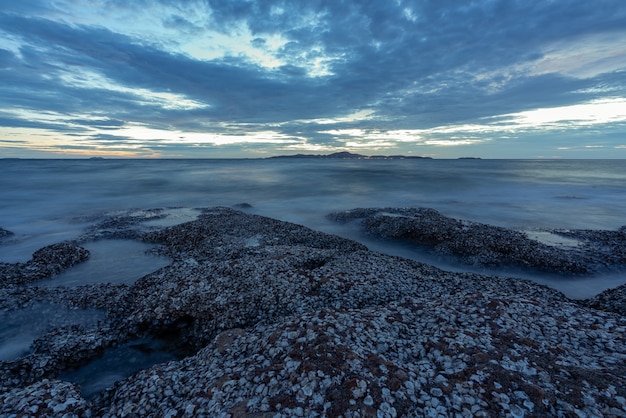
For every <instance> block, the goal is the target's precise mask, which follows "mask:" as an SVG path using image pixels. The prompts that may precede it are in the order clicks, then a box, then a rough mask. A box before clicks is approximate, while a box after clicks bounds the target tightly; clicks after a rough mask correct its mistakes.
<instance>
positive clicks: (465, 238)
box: [328, 208, 626, 275]
mask: <svg viewBox="0 0 626 418" xmlns="http://www.w3.org/2000/svg"><path fill="white" fill-rule="evenodd" d="M328 217H329V218H330V219H332V220H335V221H337V222H351V221H358V222H360V224H361V225H362V226H363V228H364V229H365V230H366V231H367V232H368V233H370V234H373V235H376V236H379V237H382V238H385V239H392V240H399V241H402V242H408V243H411V244H414V245H418V246H422V247H427V248H430V249H431V251H432V252H434V253H435V254H439V255H444V256H452V257H454V258H455V259H456V260H457V261H459V262H461V263H463V264H467V265H470V266H502V267H506V266H516V267H522V268H527V269H533V270H539V271H544V272H550V273H558V274H566V275H568V274H591V273H594V272H597V271H601V270H603V269H606V268H611V267H615V266H622V267H623V266H624V265H626V232H625V231H624V228H622V229H620V230H618V231H580V230H567V231H565V230H551V231H546V232H550V233H552V234H557V235H560V236H563V237H569V238H572V239H576V240H579V241H580V245H577V246H573V247H567V246H555V245H548V244H545V243H542V242H540V241H537V240H535V239H531V238H529V237H528V236H527V235H526V234H525V233H523V232H519V231H514V230H510V229H507V228H502V227H497V226H493V225H487V224H483V223H478V222H470V221H465V220H458V219H454V218H449V217H447V216H444V215H442V214H441V213H439V212H437V211H436V210H434V209H429V208H367V209H352V210H348V211H343V212H335V213H331V214H329V215H328Z"/></svg>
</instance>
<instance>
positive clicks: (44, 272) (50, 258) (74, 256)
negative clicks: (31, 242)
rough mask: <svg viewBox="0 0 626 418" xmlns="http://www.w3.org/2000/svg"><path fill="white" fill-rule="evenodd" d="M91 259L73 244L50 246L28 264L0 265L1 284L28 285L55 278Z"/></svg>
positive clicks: (39, 251)
mask: <svg viewBox="0 0 626 418" xmlns="http://www.w3.org/2000/svg"><path fill="white" fill-rule="evenodd" d="M88 258H89V251H88V250H86V249H85V248H83V247H79V246H77V245H74V244H71V243H59V244H52V245H48V246H47V247H43V248H41V249H39V250H37V251H35V252H34V253H33V256H32V258H31V260H29V261H27V262H26V263H0V283H2V284H4V285H7V284H16V283H27V282H31V281H34V280H40V279H44V278H47V277H51V276H54V275H55V274H59V273H61V272H62V271H63V270H66V269H68V268H70V267H72V266H73V265H75V264H78V263H81V262H83V261H85V260H87V259H88Z"/></svg>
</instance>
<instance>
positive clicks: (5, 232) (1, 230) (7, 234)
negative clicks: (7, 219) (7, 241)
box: [0, 228, 13, 239]
mask: <svg viewBox="0 0 626 418" xmlns="http://www.w3.org/2000/svg"><path fill="white" fill-rule="evenodd" d="M11 235H13V232H11V231H8V230H6V229H4V228H0V239H2V238H6V237H10V236H11Z"/></svg>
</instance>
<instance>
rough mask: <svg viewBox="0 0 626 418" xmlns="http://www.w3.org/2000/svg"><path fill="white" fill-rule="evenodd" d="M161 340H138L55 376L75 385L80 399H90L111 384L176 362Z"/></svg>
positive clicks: (173, 355) (175, 357)
mask: <svg viewBox="0 0 626 418" xmlns="http://www.w3.org/2000/svg"><path fill="white" fill-rule="evenodd" d="M178 358H179V357H177V356H176V355H175V354H174V353H171V352H168V351H167V343H166V342H165V341H161V340H150V339H141V340H135V341H131V342H129V343H126V344H124V345H122V346H119V347H117V348H113V349H109V350H107V351H105V353H104V355H103V356H102V357H100V358H98V359H96V360H93V361H92V362H90V363H88V364H86V365H85V366H83V367H80V368H78V369H76V370H71V371H66V372H63V373H60V374H59V378H60V379H62V380H67V381H69V382H73V383H76V384H77V385H78V386H79V387H80V389H81V392H82V395H83V397H85V398H90V397H92V396H94V395H96V394H97V393H99V392H102V391H103V390H105V389H107V388H111V387H113V385H114V384H115V382H117V381H119V380H123V379H125V378H127V377H128V376H130V375H132V374H133V373H136V372H138V371H139V370H143V369H147V368H149V367H152V366H154V365H155V364H160V363H165V362H168V361H171V360H176V359H178Z"/></svg>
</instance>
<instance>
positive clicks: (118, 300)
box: [0, 208, 626, 417]
mask: <svg viewBox="0 0 626 418" xmlns="http://www.w3.org/2000/svg"><path fill="white" fill-rule="evenodd" d="M124 229H125V230H127V229H128V225H126V226H124ZM131 229H132V228H131ZM91 233H94V231H91V232H90V234H91ZM139 236H141V237H142V239H144V240H146V241H148V242H153V243H159V244H161V245H162V251H163V252H164V253H167V254H168V255H170V256H171V257H172V258H173V259H174V262H173V263H172V264H171V265H170V266H168V267H165V268H162V269H160V270H158V271H156V272H154V273H152V274H149V275H147V276H144V277H143V278H141V279H139V280H138V281H137V282H136V283H135V284H133V285H132V286H124V285H118V286H115V285H90V286H80V287H76V288H57V289H55V288H50V289H42V288H37V287H25V286H17V285H6V286H4V287H2V289H0V301H2V305H0V307H2V309H17V308H19V307H20V306H24V305H25V304H26V305H27V304H28V303H31V302H30V301H33V300H49V301H52V302H55V303H65V304H67V305H69V306H73V307H98V308H101V309H104V310H105V311H106V314H107V318H106V320H104V321H103V322H102V323H101V324H99V326H98V327H95V328H91V329H86V328H84V327H78V326H69V327H65V328H61V329H53V330H50V331H49V332H47V333H46V334H45V335H42V336H41V337H40V338H38V339H37V340H36V341H35V343H34V352H33V354H31V355H28V356H25V357H22V358H20V359H18V360H15V361H12V362H0V381H1V382H2V387H1V388H0V405H1V406H0V408H1V409H0V415H3V416H4V415H11V414H17V415H22V414H24V415H27V414H30V415H37V414H40V415H44V416H45V415H48V416H58V415H63V414H66V413H67V414H75V415H77V416H83V415H91V416H107V417H113V416H118V417H120V416H148V415H151V416H189V417H192V416H211V417H220V416H224V417H226V416H234V417H241V416H256V417H274V416H285V417H287V416H345V417H356V416H383V417H394V416H437V415H438V414H439V415H440V416H481V415H482V416H493V417H496V416H507V415H508V416H517V417H519V416H623V415H624V414H626V389H625V388H626V319H625V318H624V316H623V315H620V314H617V313H614V312H607V311H603V310H597V309H594V308H593V307H590V306H587V305H586V304H581V303H577V302H574V301H571V300H569V299H567V298H566V297H564V296H563V295H562V294H560V293H559V292H556V291H554V290H551V289H549V288H547V287H544V286H541V285H537V284H535V283H532V282H529V281H525V280H516V279H507V278H499V277H491V276H484V275H478V274H469V273H448V272H444V271H441V270H439V269H437V268H434V267H432V266H428V265H425V264H421V263H418V262H414V261H410V260H406V259H401V258H397V257H392V256H387V255H383V254H379V253H375V252H371V251H368V250H367V249H366V248H365V247H363V246H362V245H360V244H358V243H355V242H352V241H349V240H345V239H342V238H338V237H335V236H331V235H326V234H322V233H319V232H315V231H312V230H310V229H307V228H304V227H302V226H298V225H294V224H289V223H285V222H280V221H276V220H272V219H268V218H263V217H258V216H253V215H246V214H244V213H241V212H236V211H233V210H230V209H226V208H212V209H209V210H207V211H205V213H204V214H203V215H202V216H201V217H200V218H199V219H198V220H197V221H194V222H189V223H186V224H182V225H179V226H175V227H170V228H166V229H163V230H160V231H153V232H149V233H139ZM146 336H148V337H149V336H158V337H164V336H166V337H169V338H170V340H172V341H177V344H178V345H180V347H176V348H177V349H179V350H187V353H188V355H187V356H186V357H185V358H183V359H181V360H178V361H170V362H168V363H163V364H158V365H155V366H153V367H151V368H148V369H144V370H142V371H139V372H138V373H136V374H134V375H132V376H130V377H128V378H127V379H124V380H122V381H120V382H118V383H117V384H116V385H115V387H113V388H111V389H110V390H107V391H104V392H102V393H101V394H99V395H97V396H96V397H95V398H93V399H89V400H86V399H84V398H83V397H82V395H81V394H80V391H79V388H77V387H76V386H75V385H73V384H70V383H68V382H63V381H62V380H59V379H58V372H59V371H62V370H65V369H67V368H68V367H71V366H73V365H75V364H77V363H81V362H85V361H87V360H89V359H90V358H96V357H97V356H98V355H99V354H101V353H102V350H104V349H106V348H107V347H113V346H116V345H119V344H123V343H124V342H126V341H130V340H132V339H134V338H138V337H146ZM69 416H71V415H69Z"/></svg>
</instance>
